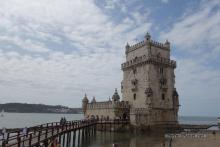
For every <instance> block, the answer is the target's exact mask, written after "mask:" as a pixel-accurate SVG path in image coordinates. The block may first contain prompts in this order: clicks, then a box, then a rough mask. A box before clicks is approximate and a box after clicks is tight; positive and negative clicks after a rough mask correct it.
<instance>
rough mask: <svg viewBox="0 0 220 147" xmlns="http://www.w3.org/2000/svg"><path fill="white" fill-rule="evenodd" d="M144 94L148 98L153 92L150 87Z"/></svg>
mask: <svg viewBox="0 0 220 147" xmlns="http://www.w3.org/2000/svg"><path fill="white" fill-rule="evenodd" d="M145 94H146V95H147V97H150V96H152V95H153V90H152V89H151V88H150V87H148V88H146V90H145Z"/></svg>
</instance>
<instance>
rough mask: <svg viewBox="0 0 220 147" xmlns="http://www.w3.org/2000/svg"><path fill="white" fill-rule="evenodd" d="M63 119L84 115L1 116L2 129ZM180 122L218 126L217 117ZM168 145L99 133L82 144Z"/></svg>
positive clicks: (139, 136)
mask: <svg viewBox="0 0 220 147" xmlns="http://www.w3.org/2000/svg"><path fill="white" fill-rule="evenodd" d="M61 117H65V118H66V119H67V120H80V119H83V115H82V114H47V113H4V116H3V117H1V116H0V129H1V128H3V127H5V128H22V127H26V126H27V127H30V126H35V125H39V124H44V123H48V122H59V121H60V118H61ZM179 122H180V123H184V124H216V123H217V117H198V116H197V117H192V116H181V117H179ZM164 142H165V143H166V144H167V143H168V140H165V139H164V138H163V137H160V136H158V135H157V136H152V135H149V136H148V135H146V134H145V135H142V134H131V133H109V132H106V133H104V132H98V135H96V136H93V137H91V138H90V139H89V140H87V141H86V142H83V143H82V146H85V147H99V146H100V147H111V146H112V144H113V143H117V144H118V145H119V146H120V147H136V146H137V147H142V146H143V147H163V143H164Z"/></svg>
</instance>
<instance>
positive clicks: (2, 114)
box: [1, 109, 5, 117]
mask: <svg viewBox="0 0 220 147" xmlns="http://www.w3.org/2000/svg"><path fill="white" fill-rule="evenodd" d="M4 112H5V111H4V109H2V112H1V117H4Z"/></svg>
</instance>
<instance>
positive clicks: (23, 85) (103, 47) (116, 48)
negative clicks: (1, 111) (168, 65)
mask: <svg viewBox="0 0 220 147" xmlns="http://www.w3.org/2000/svg"><path fill="white" fill-rule="evenodd" d="M146 32H150V33H151V36H152V38H153V39H154V40H158V41H161V42H164V41H165V39H168V40H169V41H170V42H171V44H172V53H171V54H172V59H175V60H177V69H176V87H177V90H178V92H179V96H180V103H181V107H180V114H181V115H209V116H220V98H219V95H220V58H219V57H220V1H219V0H201V1H200V0H193V1H189V0H149V1H145V0H0V103H6V102H25V103H43V104H52V105H54V104H61V105H66V106H70V107H81V99H82V98H83V96H84V93H87V95H88V97H89V98H90V99H91V97H92V96H95V97H96V99H97V100H98V101H101V100H107V99H108V98H109V97H110V96H112V94H113V92H114V88H118V89H119V91H120V82H121V80H122V71H121V69H120V66H121V63H122V62H124V61H125V59H124V58H125V55H124V46H125V44H126V43H127V42H129V43H130V44H134V43H136V42H138V41H142V40H143V36H144V35H145V33H146Z"/></svg>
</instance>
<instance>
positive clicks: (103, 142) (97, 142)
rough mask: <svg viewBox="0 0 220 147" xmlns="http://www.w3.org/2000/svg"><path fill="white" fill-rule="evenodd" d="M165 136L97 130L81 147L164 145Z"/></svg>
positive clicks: (159, 146)
mask: <svg viewBox="0 0 220 147" xmlns="http://www.w3.org/2000/svg"><path fill="white" fill-rule="evenodd" d="M165 141H166V140H165V138H164V135H162V134H143V133H139V134H134V133H129V132H127V133H112V132H97V134H96V135H95V136H91V137H89V138H88V139H87V140H84V141H83V142H81V145H80V146H81V147H112V146H113V144H117V145H118V147H163V146H164V144H165Z"/></svg>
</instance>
